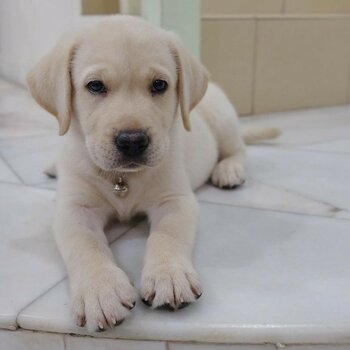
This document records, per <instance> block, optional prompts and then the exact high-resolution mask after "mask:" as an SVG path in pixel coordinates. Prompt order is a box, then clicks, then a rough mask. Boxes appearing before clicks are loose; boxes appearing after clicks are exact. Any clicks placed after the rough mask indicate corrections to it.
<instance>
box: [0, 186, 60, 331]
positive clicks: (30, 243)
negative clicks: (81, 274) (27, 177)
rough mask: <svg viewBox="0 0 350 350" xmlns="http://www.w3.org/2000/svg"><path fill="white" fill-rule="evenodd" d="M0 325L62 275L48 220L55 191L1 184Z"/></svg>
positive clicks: (9, 325)
mask: <svg viewBox="0 0 350 350" xmlns="http://www.w3.org/2000/svg"><path fill="white" fill-rule="evenodd" d="M0 193H1V197H0V223H1V227H0V238H1V244H0V280H1V283H0V328H10V329H13V328H15V327H16V326H17V325H16V317H17V315H18V313H19V311H20V310H21V309H22V308H24V307H25V306H27V305H28V304H29V303H30V302H32V301H33V300H34V299H35V298H36V297H38V296H39V295H41V294H42V293H44V292H45V291H47V290H48V288H50V287H52V286H53V285H54V284H55V283H57V282H58V281H59V280H60V279H62V278H63V277H64V275H65V271H64V267H63V263H62V261H61V258H60V256H59V253H58V251H57V249H56V246H55V243H54V240H53V237H52V233H51V221H52V213H53V207H54V193H52V192H50V191H46V190H37V189H32V188H28V187H24V186H19V185H8V184H0Z"/></svg>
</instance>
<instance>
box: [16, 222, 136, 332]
mask: <svg viewBox="0 0 350 350" xmlns="http://www.w3.org/2000/svg"><path fill="white" fill-rule="evenodd" d="M141 222H142V221H141ZM141 222H137V223H135V224H134V225H133V226H131V227H128V228H127V230H126V231H125V232H123V233H122V234H121V235H120V236H118V237H117V238H115V239H114V240H113V241H111V242H108V245H109V247H110V246H111V245H112V243H114V242H115V241H117V240H118V239H119V238H121V237H122V236H124V235H125V234H126V233H128V232H129V231H130V230H132V229H133V228H134V227H136V226H137V225H139V224H140V223H141ZM67 278H68V275H67V273H65V275H64V277H63V278H61V279H60V280H58V281H57V282H56V283H54V284H53V285H52V286H51V287H49V288H48V289H46V290H45V291H44V292H42V293H41V294H39V295H38V296H37V297H36V298H34V299H33V300H32V301H31V302H30V303H29V304H27V305H25V306H24V307H22V308H21V309H20V310H19V311H18V314H17V316H16V326H17V327H18V328H21V327H20V326H19V323H18V318H19V316H20V315H21V313H22V312H23V311H24V310H25V309H27V308H28V307H30V306H31V305H33V304H34V303H35V302H36V301H37V300H38V299H40V298H42V297H43V296H45V295H46V294H48V293H49V292H50V291H51V290H52V289H54V288H55V287H57V286H58V285H59V284H60V283H61V282H63V281H64V280H65V279H67Z"/></svg>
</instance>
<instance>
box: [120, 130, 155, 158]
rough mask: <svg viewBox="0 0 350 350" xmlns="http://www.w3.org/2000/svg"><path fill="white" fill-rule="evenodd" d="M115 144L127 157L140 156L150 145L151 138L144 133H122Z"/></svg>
mask: <svg viewBox="0 0 350 350" xmlns="http://www.w3.org/2000/svg"><path fill="white" fill-rule="evenodd" d="M115 144H116V146H117V149H118V151H119V152H121V153H123V154H124V155H125V156H128V157H134V156H140V155H141V154H142V153H143V152H144V151H145V150H146V148H147V147H148V145H149V137H148V136H147V134H146V133H145V132H144V131H122V132H120V133H119V134H118V136H117V137H116V139H115Z"/></svg>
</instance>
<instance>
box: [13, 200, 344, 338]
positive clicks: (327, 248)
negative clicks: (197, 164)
mask: <svg viewBox="0 0 350 350" xmlns="http://www.w3.org/2000/svg"><path fill="white" fill-rule="evenodd" d="M147 230H148V228H147V227H146V225H145V224H141V225H139V226H138V227H137V228H135V229H133V230H131V231H130V232H128V233H127V234H126V235H124V236H123V237H121V238H120V239H119V240H118V241H116V242H115V243H114V244H113V245H112V249H113V252H114V254H115V256H116V258H117V261H118V262H119V263H120V266H121V267H122V268H123V269H124V270H125V271H126V272H127V273H128V275H129V276H130V278H131V280H132V281H134V282H135V284H136V287H137V288H139V281H140V274H141V269H142V261H143V254H144V246H145V241H146V237H147V235H146V234H145V231H147ZM349 245H350V236H349V224H348V222H347V221H345V220H335V219H329V218H321V217H313V216H307V215H294V214H286V213H276V212H271V211H260V210H254V209H244V208H234V207H228V206H222V205H214V204H201V220H200V227H199V234H198V240H197V246H196V249H195V254H194V256H195V265H196V266H197V268H198V270H199V272H200V274H201V278H202V283H203V287H204V294H203V296H202V298H201V299H200V300H199V302H198V303H196V304H195V305H192V306H190V307H188V308H185V309H183V310H180V311H178V312H174V313H169V312H162V311H153V310H150V309H148V308H147V307H146V306H144V305H143V304H142V303H140V301H138V303H137V305H136V308H135V309H134V310H133V312H132V316H131V317H130V318H129V319H128V320H126V321H125V322H124V323H123V324H122V325H121V326H119V327H117V328H116V329H115V330H113V331H108V332H106V333H98V334H95V335H96V336H103V337H108V338H113V337H116V338H120V337H121V338H127V339H142V340H145V339H150V340H171V341H199V342H208V341H209V342H220V343H229V342H232V343H248V344H249V343H303V342H305V343H320V342H321V343H332V342H344V341H346V340H347V339H348V334H349V332H350V318H349V314H350V298H349V295H348V294H349V293H348V291H349V290H350V272H349V269H348V256H349ZM68 305H69V295H68V288H67V284H66V281H65V282H64V283H61V284H60V285H58V286H57V287H55V288H54V289H52V290H50V291H49V292H48V293H47V294H46V295H44V296H43V297H41V298H39V299H38V300H37V301H36V302H34V303H33V304H32V305H30V306H29V307H28V308H26V309H25V310H23V311H22V313H21V314H20V316H19V324H20V325H21V327H23V328H28V329H38V330H44V331H55V332H63V333H81V334H84V332H85V330H84V329H81V328H78V327H75V326H74V325H73V322H72V318H71V314H70V310H69V306H68Z"/></svg>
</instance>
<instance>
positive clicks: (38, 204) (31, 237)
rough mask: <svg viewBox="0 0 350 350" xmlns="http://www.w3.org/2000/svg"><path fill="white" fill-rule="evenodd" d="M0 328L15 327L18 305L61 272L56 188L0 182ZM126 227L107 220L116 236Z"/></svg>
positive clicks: (61, 275) (43, 289) (48, 285)
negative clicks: (56, 233)
mask: <svg viewBox="0 0 350 350" xmlns="http://www.w3.org/2000/svg"><path fill="white" fill-rule="evenodd" d="M0 193H1V196H0V223H1V225H0V239H1V244H0V281H1V283H0V328H8V329H14V328H16V327H17V322H16V318H17V315H18V313H19V312H20V310H22V309H23V308H24V307H26V306H27V305H29V304H30V303H31V302H32V301H33V300H34V299H35V298H37V297H38V296H40V295H41V294H43V293H45V292H46V291H47V290H48V289H49V288H51V287H52V286H53V285H54V284H55V283H57V282H58V281H60V280H61V279H63V278H64V277H65V274H66V272H65V266H64V264H63V262H62V260H61V257H60V255H59V252H58V250H57V248H56V244H55V242H54V238H53V235H52V229H51V224H52V216H53V211H54V197H55V193H54V192H52V191H48V190H43V189H34V188H30V187H25V186H20V185H10V184H4V183H3V184H1V183H0ZM129 228H130V226H129V225H126V224H123V225H121V224H114V225H110V227H109V230H108V233H107V237H108V239H109V241H114V240H115V239H117V238H118V237H120V236H121V235H122V234H123V233H124V232H125V231H127V230H128V229H129Z"/></svg>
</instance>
